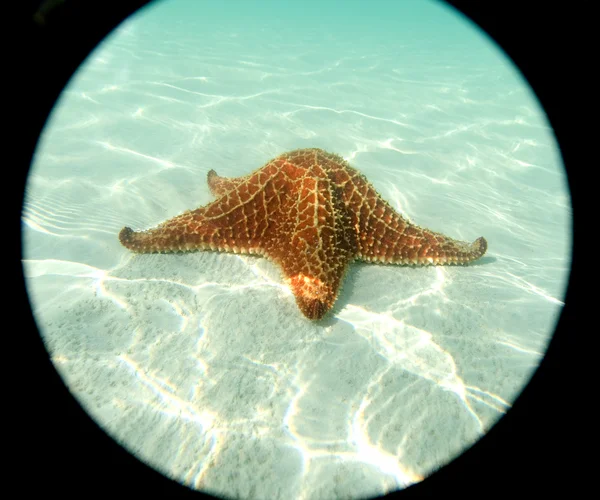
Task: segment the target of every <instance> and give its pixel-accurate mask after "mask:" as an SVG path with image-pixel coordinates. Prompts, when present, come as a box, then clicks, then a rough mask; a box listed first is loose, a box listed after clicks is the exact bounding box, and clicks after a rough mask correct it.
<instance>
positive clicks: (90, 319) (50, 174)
mask: <svg viewBox="0 0 600 500" xmlns="http://www.w3.org/2000/svg"><path fill="white" fill-rule="evenodd" d="M221 4H223V5H221ZM340 5H342V3H341V2H334V1H330V2H316V1H315V2H302V3H299V2H282V1H280V2H275V1H273V2H264V1H262V2H242V1H235V2H234V1H229V2H221V3H208V2H192V1H183V0H179V1H163V2H159V3H156V4H152V5H151V6H149V7H147V8H145V9H143V10H142V11H141V12H140V13H138V14H137V15H135V16H133V17H132V18H130V19H129V20H127V21H126V22H125V23H123V24H122V25H121V26H120V27H119V28H118V29H117V30H116V31H115V33H113V34H112V35H111V36H109V37H108V38H107V39H106V40H105V42H104V43H103V44H102V45H101V46H100V47H98V48H97V50H96V51H94V52H93V53H92V54H91V55H90V57H89V58H88V59H87V60H86V62H85V63H84V65H82V67H81V68H80V70H79V71H78V72H77V74H76V75H75V76H74V78H73V79H72V80H71V82H70V83H69V85H68V87H67V88H66V89H65V92H64V93H63V95H62V96H61V99H60V101H59V103H58V104H57V107H56V108H55V110H54V112H53V114H52V116H51V118H50V120H49V122H48V124H47V127H46V129H45V130H44V133H43V136H42V139H41V141H40V144H39V146H38V149H37V151H36V155H35V158H34V163H33V166H32V170H31V175H30V179H29V183H28V187H27V198H26V204H25V207H24V212H23V222H24V230H23V239H24V256H23V261H24V268H25V272H26V276H27V286H28V291H29V294H30V297H31V302H32V307H33V309H34V314H35V317H36V320H37V322H38V325H39V327H40V331H41V334H42V338H43V340H44V342H45V344H46V346H47V348H48V350H49V352H50V354H51V356H52V360H53V362H54V364H55V366H56V368H57V370H58V371H59V373H60V374H61V376H62V377H63V378H64V380H65V382H66V383H67V385H68V386H69V388H70V389H71V391H72V392H73V394H74V395H75V397H76V398H77V399H78V400H79V401H80V403H81V404H82V405H83V406H84V408H85V409H86V410H87V411H88V412H89V413H90V415H91V416H92V417H93V418H94V419H95V420H96V421H97V422H98V423H99V424H100V425H101V426H102V427H103V428H104V429H105V430H106V431H107V432H108V433H109V434H110V435H111V436H113V437H114V438H115V439H117V440H118V441H119V442H120V443H122V444H123V446H124V447H125V448H126V449H128V450H129V451H130V452H132V453H134V454H135V455H136V456H137V457H138V458H139V459H140V460H142V461H144V462H145V463H148V464H150V465H151V466H153V467H155V468H156V469H157V470H159V471H161V472H163V473H164V474H166V475H168V476H169V477H173V478H174V479H175V480H177V481H179V482H181V483H183V484H186V485H188V486H190V487H192V488H196V489H200V490H203V491H207V492H211V493H213V494H221V495H229V496H233V497H236V498H285V499H288V498H334V497H350V498H359V497H363V496H365V495H367V496H374V495H378V494H382V493H384V492H386V491H391V490H396V489H402V488H405V487H406V486H408V485H410V484H414V483H415V482H419V481H421V480H423V479H424V478H426V477H427V476H428V475H429V474H430V473H431V472H432V471H433V470H434V469H435V468H437V467H439V466H443V465H444V464H446V463H448V462H449V461H451V460H452V459H453V458H455V457H456V456H458V455H459V454H460V453H461V452H462V451H463V450H464V449H465V448H466V447H468V446H470V445H471V444H472V443H473V442H475V441H476V440H478V439H479V438H480V437H481V436H482V435H484V434H485V433H486V432H487V431H488V430H489V429H490V427H491V426H492V425H493V424H494V423H495V422H496V421H497V420H498V419H499V418H501V417H502V415H503V414H504V413H506V412H507V411H508V410H509V409H510V407H511V404H512V403H513V402H514V400H515V398H516V397H517V396H518V395H519V393H520V391H521V390H522V388H523V386H524V385H525V384H526V383H527V381H528V380H529V378H530V377H531V374H532V372H533V370H535V368H536V367H537V366H538V365H539V362H540V360H541V359H542V357H543V355H544V352H545V349H546V346H547V343H548V341H549V339H550V338H551V335H552V333H553V329H554V325H555V323H556V320H557V317H558V314H559V313H560V311H561V308H562V305H563V303H562V301H563V298H564V293H565V286H566V280H567V277H568V269H569V265H570V235H571V208H570V198H569V194H568V191H567V187H566V178H565V173H564V170H563V167H562V161H561V158H560V154H559V151H558V147H557V145H556V142H555V139H554V136H553V134H552V130H551V128H550V127H549V124H548V122H547V120H546V117H545V115H544V113H543V110H542V109H541V108H540V106H539V104H538V102H537V100H536V99H535V96H534V94H533V93H532V91H531V89H530V88H529V87H528V86H527V84H526V83H525V81H524V80H523V79H522V78H521V77H520V75H519V74H518V73H517V71H516V69H515V68H514V67H513V66H512V65H511V63H510V62H509V61H508V60H507V59H506V57H505V56H504V55H503V53H502V52H501V51H500V50H499V49H498V48H497V47H495V46H494V44H493V43H492V42H491V41H490V40H489V39H488V38H487V37H486V36H485V35H484V34H482V33H481V32H480V31H479V30H478V29H477V28H476V27H474V25H472V24H471V23H470V22H469V21H467V20H466V19H465V18H463V17H462V16H461V15H460V14H457V13H455V12H454V11H453V10H452V9H450V8H449V7H447V6H445V5H444V4H441V3H438V2H433V1H431V2H430V1H405V2H377V1H372V2H358V1H354V2H343V6H344V7H343V9H342V8H340ZM304 147H320V148H323V149H325V150H327V151H331V152H335V153H337V154H340V155H342V156H343V157H344V158H346V159H347V160H348V161H349V162H350V163H351V164H352V165H353V166H354V167H356V168H358V169H359V170H360V171H361V172H362V173H363V174H365V176H366V177H367V178H368V179H369V180H370V181H371V182H372V183H373V185H374V187H375V188H376V189H377V190H378V191H379V193H380V194H381V195H382V196H383V197H384V198H385V199H386V200H387V201H388V202H389V203H390V204H391V205H392V207H394V208H395V209H396V210H398V211H399V212H401V213H402V214H404V215H405V216H406V217H407V218H409V219H410V220H411V221H413V222H414V223H416V224H418V225H420V226H423V227H427V228H430V229H432V230H434V231H440V232H442V233H444V234H446V235H448V236H450V237H453V238H457V239H461V240H466V241H472V240H474V239H475V238H477V237H479V236H484V237H485V238H486V239H487V241H488V243H489V250H488V253H487V254H486V256H484V257H483V258H482V259H481V260H479V261H478V262H476V263H474V264H473V265H470V266H465V267H462V266H461V267H427V268H413V267H404V266H382V265H368V264H361V263H357V264H353V265H352V266H351V268H350V270H349V272H348V274H347V276H346V279H345V281H344V286H343V289H342V291H341V293H340V296H339V298H338V301H337V302H336V305H335V307H334V309H333V311H332V312H331V314H330V315H329V316H328V317H327V318H326V319H325V320H324V321H323V322H320V323H311V322H309V321H307V320H306V319H305V318H304V317H303V316H302V315H301V313H300V312H299V310H298V308H297V307H296V304H295V301H294V298H293V296H292V295H291V292H290V291H289V289H288V288H287V286H286V285H285V283H284V281H283V279H282V277H281V275H280V272H279V270H278V269H277V267H276V266H275V265H274V264H272V263H270V262H269V261H268V260H266V259H263V258H260V257H255V256H248V255H232V254H221V253H211V252H203V253H190V254H185V255H133V254H132V253H130V252H129V251H127V250H126V249H125V248H123V247H122V246H121V245H120V244H119V241H118V239H117V235H118V233H119V231H120V229H121V228H122V227H123V226H130V227H132V228H134V229H136V230H139V229H145V228H148V227H152V226H155V225H157V224H158V223H160V222H162V221H164V220H166V219H168V218H170V217H173V216H175V215H177V214H179V213H181V212H183V211H184V210H188V209H194V208H197V207H199V206H201V205H204V204H207V203H209V202H210V201H212V199H213V197H212V196H211V194H210V192H209V190H208V186H207V184H206V174H207V172H208V171H209V170H210V169H215V170H216V171H217V172H218V173H219V174H220V175H224V176H241V175H246V174H248V173H250V172H252V171H253V170H255V169H256V168H258V167H260V166H261V165H263V164H264V163H265V162H267V161H268V160H270V159H271V158H273V157H274V156H277V155H279V154H281V153H283V152H285V151H288V150H292V149H297V148H304Z"/></svg>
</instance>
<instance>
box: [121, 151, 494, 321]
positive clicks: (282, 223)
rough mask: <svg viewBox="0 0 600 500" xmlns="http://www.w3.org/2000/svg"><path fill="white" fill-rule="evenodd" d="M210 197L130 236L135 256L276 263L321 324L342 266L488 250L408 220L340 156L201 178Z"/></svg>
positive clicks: (307, 155)
mask: <svg viewBox="0 0 600 500" xmlns="http://www.w3.org/2000/svg"><path fill="white" fill-rule="evenodd" d="M208 186H209V188H210V190H211V192H212V193H213V195H215V196H216V197H217V199H216V200H215V201H213V202H212V203H209V204H208V205H206V206H204V207H200V208H198V209H196V210H192V211H188V212H185V213H183V214H181V215H178V216H177V217H174V218H173V219H170V220H167V221H166V222H163V223H162V224H160V225H159V226H158V227H156V228H154V229H149V230H147V231H140V232H135V231H133V230H132V229H131V228H129V227H125V228H123V229H122V230H121V232H120V233H119V240H120V241H121V243H122V244H123V245H124V246H125V247H127V248H129V249H130V250H132V251H134V252H140V253H150V252H186V251H194V250H218V251H223V252H233V253H251V254H259V255H263V256H265V257H268V258H270V259H272V260H273V261H274V262H276V263H277V264H278V265H279V266H280V267H281V269H282V270H283V274H284V276H285V278H286V282H287V284H288V285H289V286H290V288H291V290H292V292H293V293H294V295H295V297H296V302H297V304H298V307H299V308H300V310H301V311H302V313H303V314H304V315H305V316H306V317H307V318H310V319H320V318H322V317H323V315H324V314H325V313H326V312H327V311H329V310H330V309H331V307H332V306H333V304H334V302H335V300H336V298H337V294H338V290H339V288H340V284H341V282H342V279H343V276H344V273H345V271H346V269H347V267H348V264H349V263H350V262H351V261H352V260H354V259H358V260H363V261H369V262H381V263H389V264H415V265H428V264H434V265H436V264H465V263H467V262H471V261H473V260H476V259H478V258H479V257H481V256H482V255H483V254H484V253H485V252H486V250H487V242H486V240H485V239H484V238H478V239H477V240H475V241H474V242H473V243H465V242H462V241H457V240H453V239H451V238H448V237H447V236H444V235H442V234H439V233H435V232H433V231H429V230H428V229H423V228H420V227H418V226H415V225H414V224H411V223H410V222H408V221H407V220H406V219H404V218H403V217H402V216H401V215H400V214H399V213H398V212H396V211H395V210H394V209H393V208H392V207H391V206H390V205H389V204H388V203H387V202H386V201H385V200H383V199H382V198H381V197H380V196H379V194H378V193H377V192H376V191H375V189H374V188H373V186H371V184H370V183H369V182H368V181H367V179H366V178H365V177H364V176H363V175H362V174H361V173H360V172H358V171H357V170H355V169H354V168H352V167H351V166H350V165H349V164H348V163H347V162H346V161H345V160H344V159H343V158H341V157H340V156H337V155H335V154H331V153H327V152H325V151H323V150H321V149H299V150H296V151H291V152H289V153H285V154H282V155H281V156H278V157H277V158H274V159H273V160H271V161H269V162H268V163H267V164H266V165H264V166H263V167H261V168H259V169H258V170H256V171H254V172H253V173H251V174H250V175H248V176H246V177H237V178H234V179H233V178H232V179H228V178H223V177H219V176H218V175H217V173H216V172H215V171H214V170H211V171H210V172H208Z"/></svg>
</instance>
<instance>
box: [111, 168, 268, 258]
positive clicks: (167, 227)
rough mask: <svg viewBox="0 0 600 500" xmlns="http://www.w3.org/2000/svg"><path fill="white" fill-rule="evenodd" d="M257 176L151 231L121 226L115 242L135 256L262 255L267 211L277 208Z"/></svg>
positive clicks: (239, 179) (266, 243)
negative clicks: (193, 253) (216, 252)
mask: <svg viewBox="0 0 600 500" xmlns="http://www.w3.org/2000/svg"><path fill="white" fill-rule="evenodd" d="M213 173H214V171H213ZM214 175H215V176H216V174H214ZM257 176H258V174H257V173H255V174H253V175H250V176H247V177H242V178H237V179H235V181H236V183H235V188H233V189H224V191H225V194H224V195H223V196H221V197H219V198H218V199H217V200H215V201H213V202H212V203H210V204H208V205H206V206H204V207H200V208H198V209H196V210H191V211H187V212H184V213H182V214H181V215H178V216H176V217H173V218H172V219H169V220H167V221H165V222H163V223H162V224H160V225H159V226H157V227H155V228H153V229H149V230H147V231H139V232H136V231H133V230H132V229H131V228H129V227H124V228H123V229H122V230H121V232H120V233H119V240H120V241H121V243H122V244H123V246H125V247H127V248H128V249H130V250H132V251H134V252H138V253H154V252H160V253H168V252H186V251H197V250H219V251H225V252H233V253H256V254H264V253H265V247H266V246H267V245H268V244H269V241H270V240H271V239H272V236H273V235H272V233H273V228H274V225H275V224H273V223H271V221H270V220H269V214H268V212H269V210H271V209H272V207H273V206H276V205H277V203H276V198H277V196H278V195H277V193H276V192H275V190H274V188H273V186H271V185H270V184H269V183H267V184H266V185H264V186H260V185H258V184H257V182H256V177H257ZM226 180H227V179H226ZM210 184H211V176H210V175H209V185H210ZM217 184H218V183H217ZM218 186H221V187H222V186H223V184H218ZM216 189H217V191H219V190H220V187H217V188H216Z"/></svg>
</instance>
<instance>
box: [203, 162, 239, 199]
mask: <svg viewBox="0 0 600 500" xmlns="http://www.w3.org/2000/svg"><path fill="white" fill-rule="evenodd" d="M207 180H208V188H209V189H210V192H211V193H212V194H213V196H217V197H220V196H223V195H224V194H226V193H228V192H229V191H232V190H234V189H236V188H237V187H238V186H239V185H240V184H242V183H243V182H244V181H245V180H246V178H245V177H221V176H220V175H218V174H217V172H215V171H214V170H212V169H211V170H209V172H208V176H207Z"/></svg>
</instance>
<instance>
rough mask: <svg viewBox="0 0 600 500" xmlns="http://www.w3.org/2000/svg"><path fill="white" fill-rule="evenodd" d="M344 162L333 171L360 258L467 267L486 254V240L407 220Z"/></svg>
mask: <svg viewBox="0 0 600 500" xmlns="http://www.w3.org/2000/svg"><path fill="white" fill-rule="evenodd" d="M342 162H344V160H343V159H341V158H338V160H337V162H336V163H334V164H333V165H332V168H331V170H332V172H333V174H332V175H333V178H334V179H335V181H336V184H337V185H338V187H339V189H340V190H341V192H342V193H343V199H344V203H345V206H346V209H347V210H348V213H349V215H350V217H351V219H352V224H353V226H354V228H355V230H356V233H357V240H358V252H357V254H356V258H357V259H359V260H364V261H369V262H382V263H389V264H415V265H429V264H434V265H441V264H466V263H468V262H471V261H474V260H476V259H478V258H480V257H481V256H482V255H484V254H485V252H486V250H487V241H486V240H485V239H484V238H478V239H476V240H475V241H474V242H473V243H467V242H464V241H459V240H455V239H452V238H449V237H448V236H445V235H443V234H441V233H437V232H434V231H431V230H429V229H424V228H421V227H419V226H417V225H415V224H412V223H411V222H409V221H407V220H406V219H405V218H404V217H402V216H401V215H400V214H399V213H398V212H396V210H394V209H393V208H392V207H391V206H390V205H389V204H388V203H387V202H386V201H385V200H384V199H383V198H381V196H380V195H379V194H378V193H377V191H376V190H375V188H374V187H373V186H372V185H371V184H370V183H369V182H368V181H367V179H366V178H365V177H364V175H362V174H361V173H360V172H358V171H357V170H355V169H353V168H352V167H350V165H348V164H347V163H345V162H344V163H342Z"/></svg>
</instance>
